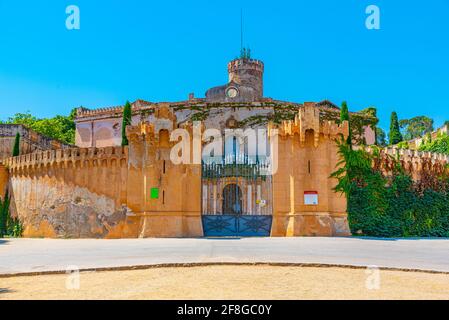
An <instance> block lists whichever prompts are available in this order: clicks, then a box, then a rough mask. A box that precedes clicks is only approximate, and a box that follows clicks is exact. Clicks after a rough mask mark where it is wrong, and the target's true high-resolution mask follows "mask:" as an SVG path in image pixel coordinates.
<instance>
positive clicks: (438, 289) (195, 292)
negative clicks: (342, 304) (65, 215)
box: [0, 266, 449, 300]
mask: <svg viewBox="0 0 449 320" xmlns="http://www.w3.org/2000/svg"><path fill="white" fill-rule="evenodd" d="M376 272H378V274H376ZM377 275H378V277H377ZM78 283H79V289H77V287H78ZM1 299H225V300H226V299H254V300H257V299H295V300H296V299H445V300H447V299H449V274H435V273H426V272H404V271H386V270H380V271H376V270H368V269H351V268H336V267H331V268H318V267H282V266H201V267H188V268H181V267H178V268H175V267H167V268H150V269H145V270H129V271H102V272H82V273H80V274H79V282H78V280H77V277H76V275H73V274H72V275H65V274H56V275H37V276H19V277H17V276H16V277H10V278H0V300H1Z"/></svg>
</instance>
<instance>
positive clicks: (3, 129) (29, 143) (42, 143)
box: [0, 124, 70, 160]
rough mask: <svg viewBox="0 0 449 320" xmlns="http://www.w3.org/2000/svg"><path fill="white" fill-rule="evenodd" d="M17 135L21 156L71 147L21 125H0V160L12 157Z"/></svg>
mask: <svg viewBox="0 0 449 320" xmlns="http://www.w3.org/2000/svg"><path fill="white" fill-rule="evenodd" d="M17 133H19V134H20V154H27V153H32V152H35V151H42V150H55V149H63V148H68V147H70V146H69V145H66V144H64V143H61V142H60V141H57V140H54V139H51V138H49V137H46V136H44V135H41V134H39V133H37V132H35V131H33V130H31V129H28V128H27V127H25V126H23V125H20V124H0V160H1V159H5V158H8V157H11V156H12V152H13V148H14V141H15V139H16V134H17Z"/></svg>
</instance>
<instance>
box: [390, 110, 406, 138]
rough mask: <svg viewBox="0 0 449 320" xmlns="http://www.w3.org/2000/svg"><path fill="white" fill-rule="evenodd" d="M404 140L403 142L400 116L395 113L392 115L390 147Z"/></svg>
mask: <svg viewBox="0 0 449 320" xmlns="http://www.w3.org/2000/svg"><path fill="white" fill-rule="evenodd" d="M402 140H403V139H402V134H401V131H400V129H399V120H398V114H397V113H396V112H394V111H393V112H392V113H391V122H390V136H389V141H390V145H395V144H398V143H399V142H401V141H402Z"/></svg>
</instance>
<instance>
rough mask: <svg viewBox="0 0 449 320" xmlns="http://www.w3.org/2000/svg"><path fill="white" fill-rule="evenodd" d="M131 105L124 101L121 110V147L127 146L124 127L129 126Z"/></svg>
mask: <svg viewBox="0 0 449 320" xmlns="http://www.w3.org/2000/svg"><path fill="white" fill-rule="evenodd" d="M131 117H132V111H131V104H130V103H129V101H126V104H125V107H124V108H123V120H122V146H127V145H128V144H129V142H128V138H127V137H126V127H127V126H129V125H130V124H131Z"/></svg>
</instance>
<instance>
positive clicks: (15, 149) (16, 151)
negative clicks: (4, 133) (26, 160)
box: [12, 132, 20, 157]
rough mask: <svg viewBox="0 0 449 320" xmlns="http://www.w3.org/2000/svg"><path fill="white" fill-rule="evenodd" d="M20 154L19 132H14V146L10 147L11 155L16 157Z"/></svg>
mask: <svg viewBox="0 0 449 320" xmlns="http://www.w3.org/2000/svg"><path fill="white" fill-rule="evenodd" d="M18 155H20V133H18V132H17V133H16V138H15V140H14V147H13V149H12V156H13V157H17V156H18Z"/></svg>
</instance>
